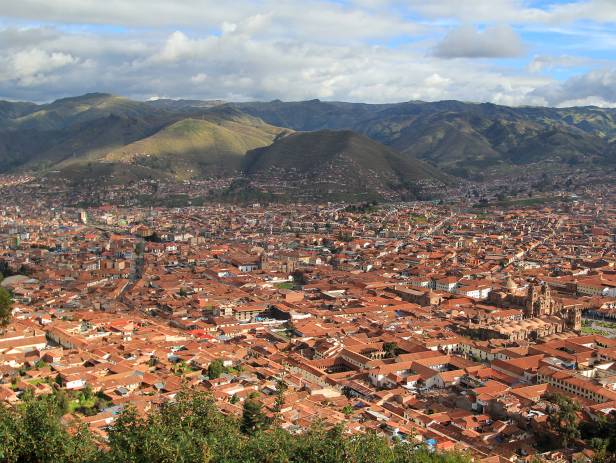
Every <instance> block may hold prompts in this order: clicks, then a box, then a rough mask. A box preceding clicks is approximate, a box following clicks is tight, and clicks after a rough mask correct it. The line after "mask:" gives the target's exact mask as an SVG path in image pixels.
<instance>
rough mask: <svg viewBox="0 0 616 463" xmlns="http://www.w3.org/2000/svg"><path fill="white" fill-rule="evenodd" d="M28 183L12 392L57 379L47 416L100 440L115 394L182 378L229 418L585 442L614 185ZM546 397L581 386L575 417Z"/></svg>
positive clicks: (614, 378) (295, 428) (615, 371)
mask: <svg viewBox="0 0 616 463" xmlns="http://www.w3.org/2000/svg"><path fill="white" fill-rule="evenodd" d="M16 184H17V185H19V182H15V181H6V182H5V185H6V186H4V187H3V188H5V189H6V188H9V189H13V188H16V186H15V185H16ZM29 198H30V199H25V197H24V199H22V201H21V203H20V204H19V206H17V205H5V206H3V207H2V208H1V211H0V214H1V215H0V263H1V267H0V268H1V269H2V272H3V274H4V275H5V278H4V280H3V281H2V283H1V284H2V287H3V288H5V289H7V290H9V291H10V293H11V294H12V298H13V306H12V316H11V317H10V322H9V323H8V325H7V326H6V327H5V328H4V330H3V333H2V336H1V337H0V366H1V372H2V375H1V380H0V381H1V384H0V395H1V397H2V400H3V401H6V402H7V403H9V404H17V403H19V402H20V401H22V400H24V397H26V396H30V395H33V396H35V397H37V396H42V395H46V394H57V393H58V391H64V393H65V394H66V397H67V401H66V410H65V411H64V413H65V414H64V416H63V417H62V420H65V421H67V422H68V421H70V420H71V419H74V418H77V419H79V420H81V421H82V422H83V423H85V424H86V425H87V427H88V429H89V430H90V431H91V432H92V433H94V434H95V435H97V436H100V437H101V438H103V439H104V438H105V437H106V435H107V430H108V429H109V428H110V426H112V425H113V423H114V420H115V419H116V418H117V417H118V416H119V415H120V413H121V411H122V410H123V409H124V408H126V407H127V406H128V405H129V404H130V405H131V406H134V407H136V408H137V410H139V411H141V412H144V413H146V412H147V411H148V410H150V409H151V408H152V407H154V406H155V404H156V403H159V402H160V401H161V400H169V399H171V398H173V397H174V396H176V395H177V394H179V393H180V392H181V391H183V390H185V389H189V390H195V391H202V392H207V393H208V394H211V396H212V397H213V398H214V399H215V402H216V404H217V406H218V407H219V408H220V410H221V411H223V413H224V414H228V415H231V416H237V417H240V416H242V410H243V405H244V404H245V403H246V402H249V401H252V400H258V402H259V404H260V406H261V407H262V410H263V413H264V416H266V417H268V418H269V419H272V420H274V419H276V420H277V422H278V423H279V425H280V426H281V427H282V428H283V429H285V430H288V431H289V432H292V433H297V432H301V431H302V430H305V429H307V428H309V427H310V426H311V425H314V424H315V423H317V422H318V423H325V424H326V425H327V426H336V425H341V426H343V429H344V432H346V433H350V434H355V433H365V432H368V431H374V432H377V433H378V434H379V435H384V436H387V437H388V438H389V439H400V440H402V441H408V442H414V443H416V444H421V445H427V446H428V447H430V448H433V449H435V450H439V451H453V450H455V451H463V452H468V454H469V455H471V456H472V458H473V459H476V460H481V461H492V460H491V459H492V458H503V459H507V460H512V459H518V460H519V459H520V458H522V459H524V458H530V456H536V455H540V456H541V457H543V458H545V459H547V460H553V461H560V460H563V459H566V460H571V459H573V460H575V461H592V460H593V458H594V456H596V454H597V452H598V451H599V449H598V448H597V447H596V445H595V446H593V445H594V444H593V443H591V440H592V436H591V434H590V431H588V429H590V428H591V427H590V426H586V427H584V426H583V425H582V423H585V422H586V423H592V422H593V421H597V420H605V419H612V420H613V418H609V417H610V416H611V414H612V412H613V410H615V409H616V267H615V266H614V264H615V262H616V248H615V246H614V239H615V237H614V230H615V226H616V209H615V208H614V204H615V202H614V200H615V199H616V190H615V189H614V188H613V185H612V188H610V187H603V188H595V189H593V188H590V187H589V188H588V191H587V192H586V193H580V194H579V195H578V194H572V193H571V194H566V193H561V196H560V197H559V199H557V200H553V201H552V202H550V203H544V204H539V205H525V204H524V203H522V205H520V206H518V207H516V206H510V207H507V208H503V207H500V206H486V207H484V208H482V209H476V208H475V209H473V207H472V206H473V205H472V203H471V202H470V201H469V200H465V199H460V200H458V201H455V202H451V203H449V204H443V203H442V202H440V203H437V202H411V203H385V204H366V205H363V206H345V205H343V204H333V203H330V204H322V205H319V204H304V205H298V204H293V205H284V204H278V205H276V204H270V205H268V206H262V205H259V204H251V205H246V206H232V205H231V206H229V205H226V206H224V205H212V206H203V207H185V208H155V207H120V206H112V205H103V206H99V207H92V208H85V209H84V208H81V209H80V208H72V207H62V206H61V207H49V205H48V204H46V203H45V202H44V201H42V200H41V199H39V198H36V197H35V196H30V197H29ZM281 385H284V388H283V389H281V388H282V386H281ZM255 398H258V399H255ZM558 400H573V401H574V403H576V404H579V408H578V409H577V410H578V411H577V412H576V414H574V416H573V418H572V419H573V421H574V425H575V429H574V430H573V431H571V429H569V428H567V426H568V425H567V424H565V423H563V422H556V423H555V422H553V421H552V420H551V418H550V417H551V415H552V414H554V413H556V412H555V410H558V405H557V404H558ZM577 429H582V430H585V431H584V433H580V432H579V431H577ZM583 434H584V435H583ZM594 443H595V444H596V441H594Z"/></svg>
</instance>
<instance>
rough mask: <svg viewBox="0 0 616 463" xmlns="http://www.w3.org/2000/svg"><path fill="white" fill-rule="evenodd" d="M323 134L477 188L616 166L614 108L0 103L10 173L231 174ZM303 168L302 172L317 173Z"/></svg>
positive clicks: (91, 97)
mask: <svg viewBox="0 0 616 463" xmlns="http://www.w3.org/2000/svg"><path fill="white" fill-rule="evenodd" d="M285 129H288V130H286V131H285ZM323 130H336V131H339V130H348V131H349V130H350V131H353V132H356V133H359V134H362V135H364V136H367V137H369V138H370V139H372V140H373V141H375V142H378V143H380V144H382V145H385V146H387V147H389V148H391V149H392V150H394V151H395V152H396V153H399V154H401V155H402V157H404V158H407V160H408V161H409V162H410V163H411V164H413V165H414V166H416V167H417V166H420V164H418V163H417V160H418V159H419V160H422V161H424V164H421V169H423V170H426V169H428V167H426V166H427V165H429V166H431V167H432V171H431V173H432V174H435V172H436V171H435V170H434V169H435V168H438V169H439V170H442V171H444V172H446V173H448V174H450V175H454V176H459V177H465V178H470V179H474V180H480V179H482V178H491V177H492V176H501V175H510V174H512V173H515V171H518V172H520V171H526V170H528V169H529V167H530V168H536V170H538V171H540V172H543V171H546V170H549V169H555V171H556V170H558V169H561V168H562V167H563V166H564V168H565V169H568V168H569V166H571V167H573V168H578V167H583V168H598V169H603V168H605V167H606V166H609V165H612V166H613V165H614V164H616V109H610V108H597V107H575V108H544V107H518V108H512V107H507V106H499V105H494V104H475V103H464V102H460V101H439V102H422V101H409V102H404V103H391V104H365V103H344V102H324V101H320V100H310V101H299V102H282V101H279V100H276V101H271V102H247V103H224V102H222V101H218V100H212V101H199V100H169V99H162V100H155V101H147V102H140V101H133V100H130V99H128V98H124V97H119V96H114V95H109V94H105V93H89V94H86V95H82V96H77V97H70V98H63V99H60V100H56V101H54V102H51V103H47V104H34V103H23V102H8V101H0V173H6V172H8V173H14V172H24V171H28V172H34V173H38V174H44V173H45V172H49V171H53V170H58V169H60V170H62V169H66V168H67V167H69V166H75V165H80V164H84V163H114V164H119V165H120V166H121V165H124V166H128V165H131V166H140V167H144V168H146V169H147V172H150V171H151V172H150V173H151V174H156V176H162V177H165V178H167V177H169V178H176V179H186V178H193V177H199V176H209V175H228V174H230V173H231V172H235V171H237V169H239V168H240V165H241V157H242V156H243V155H244V153H245V152H246V151H248V150H251V149H254V148H259V147H264V146H267V145H269V144H271V143H272V141H274V139H275V138H276V137H279V136H281V135H282V134H284V133H287V132H292V131H301V132H306V131H323ZM322 137H323V133H321V134H320V135H319V136H317V138H322ZM326 138H327V137H325V138H324V139H326ZM293 140H295V139H293ZM364 143H365V142H364ZM370 149H371V148H370ZM297 161H300V165H301V166H302V167H301V168H302V169H304V168H308V167H310V166H305V165H304V164H301V160H297ZM298 168H299V167H298ZM421 169H420V170H421ZM403 170H404V168H403ZM73 171H75V170H73ZM133 171H134V172H135V174H136V175H140V174H139V173H140V172H143V170H142V169H133ZM306 174H308V172H306ZM71 175H72V174H71ZM401 177H403V178H405V177H406V174H403V175H401Z"/></svg>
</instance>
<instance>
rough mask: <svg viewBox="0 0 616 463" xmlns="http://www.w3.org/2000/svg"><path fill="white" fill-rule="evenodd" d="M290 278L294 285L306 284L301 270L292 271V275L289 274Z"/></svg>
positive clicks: (304, 275)
mask: <svg viewBox="0 0 616 463" xmlns="http://www.w3.org/2000/svg"><path fill="white" fill-rule="evenodd" d="M291 277H293V282H294V283H295V284H296V285H300V286H304V285H305V284H307V283H308V280H307V279H306V274H305V273H304V272H303V271H302V270H299V269H297V270H293V273H291Z"/></svg>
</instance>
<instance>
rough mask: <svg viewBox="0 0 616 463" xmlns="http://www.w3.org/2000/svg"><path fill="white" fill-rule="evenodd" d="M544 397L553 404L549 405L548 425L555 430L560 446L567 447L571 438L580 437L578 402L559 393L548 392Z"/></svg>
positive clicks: (579, 408)
mask: <svg viewBox="0 0 616 463" xmlns="http://www.w3.org/2000/svg"><path fill="white" fill-rule="evenodd" d="M546 398H547V399H548V400H549V401H550V402H552V404H554V405H555V407H554V406H553V407H551V413H550V417H549V423H550V426H551V427H552V429H553V430H554V431H556V433H557V435H558V438H559V439H560V445H561V447H565V448H567V447H568V446H569V444H570V443H571V441H573V439H577V438H579V437H580V429H579V424H580V419H579V417H578V413H579V411H580V410H581V407H580V404H579V403H578V402H577V401H576V400H573V399H571V398H569V397H567V396H564V395H561V394H550V395H548V396H547V397H546Z"/></svg>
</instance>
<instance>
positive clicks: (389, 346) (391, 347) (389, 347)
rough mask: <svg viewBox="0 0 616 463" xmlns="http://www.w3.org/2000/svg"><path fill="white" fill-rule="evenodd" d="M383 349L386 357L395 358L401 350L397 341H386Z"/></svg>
mask: <svg viewBox="0 0 616 463" xmlns="http://www.w3.org/2000/svg"><path fill="white" fill-rule="evenodd" d="M383 350H384V351H385V357H386V358H393V357H395V356H396V355H398V352H399V351H400V349H399V348H398V345H397V344H396V343H395V342H386V343H385V344H383Z"/></svg>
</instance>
